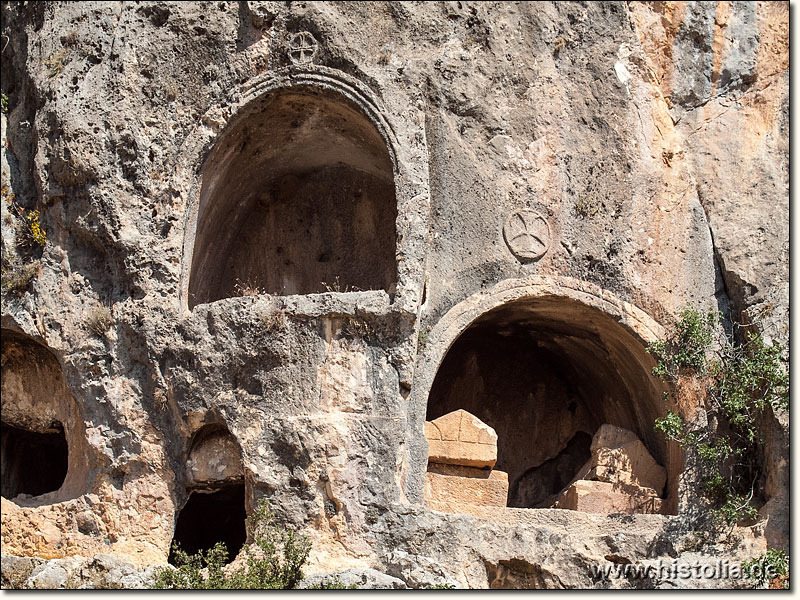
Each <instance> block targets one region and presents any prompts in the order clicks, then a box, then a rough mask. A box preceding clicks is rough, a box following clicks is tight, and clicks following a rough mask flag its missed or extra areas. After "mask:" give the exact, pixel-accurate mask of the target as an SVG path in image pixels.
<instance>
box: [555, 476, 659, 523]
mask: <svg viewBox="0 0 800 600" xmlns="http://www.w3.org/2000/svg"><path fill="white" fill-rule="evenodd" d="M662 503H663V501H662V500H661V498H659V497H658V494H657V493H656V491H655V490H654V489H652V488H646V487H639V486H634V485H628V484H621V483H617V484H614V483H609V482H606V481H586V480H579V481H576V482H575V483H573V484H572V485H570V486H569V487H568V488H567V489H566V490H564V492H562V493H561V495H560V496H559V498H558V500H556V502H555V504H553V508H564V509H568V510H579V511H582V512H588V513H604V514H614V513H622V514H628V515H630V514H660V513H661V508H662Z"/></svg>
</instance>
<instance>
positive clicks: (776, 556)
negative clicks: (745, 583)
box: [742, 548, 789, 590]
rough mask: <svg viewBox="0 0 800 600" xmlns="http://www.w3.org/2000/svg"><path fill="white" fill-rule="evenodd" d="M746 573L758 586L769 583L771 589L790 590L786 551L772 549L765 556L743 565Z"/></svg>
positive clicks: (762, 555)
mask: <svg viewBox="0 0 800 600" xmlns="http://www.w3.org/2000/svg"><path fill="white" fill-rule="evenodd" d="M742 568H743V569H744V573H745V575H746V576H747V577H749V578H750V579H754V580H755V583H756V585H757V586H759V587H760V586H763V585H764V584H766V583H767V582H769V584H770V585H769V587H770V589H779V590H788V589H789V556H788V555H787V554H786V552H785V551H784V550H775V549H772V548H770V549H769V550H767V551H766V552H764V553H763V554H761V555H759V556H757V557H755V558H752V559H750V560H748V561H745V562H744V563H743V564H742Z"/></svg>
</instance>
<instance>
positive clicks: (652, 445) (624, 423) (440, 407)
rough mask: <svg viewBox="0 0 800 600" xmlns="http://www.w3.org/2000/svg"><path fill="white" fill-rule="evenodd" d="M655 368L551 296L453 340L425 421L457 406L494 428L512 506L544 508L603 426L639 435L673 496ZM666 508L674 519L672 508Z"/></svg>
mask: <svg viewBox="0 0 800 600" xmlns="http://www.w3.org/2000/svg"><path fill="white" fill-rule="evenodd" d="M652 364H653V363H652V359H651V358H650V357H649V356H648V354H647V352H646V350H645V347H644V345H643V344H642V342H641V341H640V340H638V339H637V338H636V337H635V336H634V335H632V334H631V332H630V331H628V330H627V329H626V328H625V327H623V326H621V325H620V324H619V323H618V322H617V321H616V320H615V319H613V318H612V317H611V316H609V315H608V314H606V313H604V312H603V311H601V310H598V309H597V308H593V307H591V306H587V305H586V304H583V303H581V302H578V301H576V300H573V299H571V298H565V297H556V296H541V297H537V298H526V299H522V300H516V301H513V302H509V303H506V304H503V305H501V306H499V307H497V308H494V309H493V310H490V311H488V312H486V313H485V314H483V315H482V316H480V317H479V318H477V319H476V320H475V321H473V322H472V323H471V324H470V325H469V327H467V328H466V329H465V330H464V331H463V332H462V333H461V335H460V336H459V337H458V338H457V339H456V340H455V342H454V343H453V344H452V346H451V347H450V348H449V350H448V351H447V354H446V355H445V357H444V359H443V361H442V362H441V365H440V367H439V369H438V371H437V373H436V377H435V379H434V382H433V385H432V387H431V389H430V393H429V397H428V404H427V415H426V419H427V420H432V419H435V418H437V417H439V416H441V415H444V414H447V413H449V412H451V411H453V410H456V409H459V408H461V409H464V410H467V411H468V412H470V413H472V414H474V415H475V416H477V417H478V418H479V419H481V420H482V421H483V422H485V423H486V424H487V425H489V426H491V427H493V428H494V429H495V430H496V432H497V435H498V456H497V464H496V465H495V468H496V469H497V470H500V471H505V472H507V473H508V480H509V484H510V486H509V506H516V507H521V508H531V507H537V506H538V507H543V506H542V505H541V504H539V503H540V502H542V501H544V500H546V499H547V498H548V497H549V496H551V495H553V494H556V493H558V492H559V491H561V489H562V488H563V486H565V485H566V484H567V483H568V482H569V481H570V479H571V477H572V476H573V475H574V474H575V473H576V472H577V471H578V470H579V469H580V467H581V466H583V464H584V463H585V462H586V461H587V460H588V459H589V458H590V451H589V445H590V443H591V436H592V435H593V434H594V433H595V432H596V431H597V429H598V428H599V427H600V425H602V424H604V423H609V424H612V425H616V426H619V427H624V428H625V429H629V430H631V431H633V432H634V433H636V434H637V435H638V436H639V438H640V439H641V440H642V441H643V442H644V444H645V445H646V446H647V448H648V450H649V451H650V453H651V454H652V455H653V457H654V458H655V459H656V460H657V461H658V462H659V463H660V464H662V465H665V466H666V467H667V471H668V474H669V475H670V476H671V481H669V482H668V485H667V491H668V493H670V494H672V495H673V496H674V492H675V483H676V482H675V479H676V472H675V471H676V469H677V468H678V466H677V465H670V464H669V462H670V456H669V453H668V448H667V446H666V444H665V441H664V439H663V438H662V437H661V436H660V435H658V434H657V433H656V432H655V431H654V429H653V424H654V420H655V419H656V418H658V417H661V416H663V415H664V413H665V406H664V402H663V399H662V392H663V387H662V385H661V384H660V382H658V381H657V380H656V379H655V378H654V377H653V376H652V375H651V374H650V369H651V368H652ZM523 487H524V488H525V489H523ZM667 507H668V508H667V509H666V510H667V511H668V512H672V511H674V502H668V503H667Z"/></svg>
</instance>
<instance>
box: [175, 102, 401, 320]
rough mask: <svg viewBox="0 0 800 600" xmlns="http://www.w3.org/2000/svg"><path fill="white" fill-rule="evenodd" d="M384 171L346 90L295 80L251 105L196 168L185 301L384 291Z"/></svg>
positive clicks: (377, 138) (391, 263)
mask: <svg viewBox="0 0 800 600" xmlns="http://www.w3.org/2000/svg"><path fill="white" fill-rule="evenodd" d="M393 174H394V172H393V164H392V159H391V156H390V154H389V150H388V148H387V145H386V142H385V141H384V139H383V137H382V136H381V135H380V133H379V131H378V130H377V129H376V127H375V126H374V125H373V124H372V122H371V121H370V120H369V119H368V118H367V117H366V116H365V115H364V114H363V112H362V111H361V110H360V109H359V108H358V107H357V106H356V105H355V104H353V103H351V102H350V101H349V100H347V99H346V98H345V97H344V96H342V95H339V94H338V93H334V92H329V91H326V90H323V89H317V88H313V87H310V86H296V87H291V88H284V89H280V90H276V91H272V92H269V93H267V94H265V95H263V96H261V97H260V98H258V99H256V100H253V101H252V102H251V103H250V104H248V105H247V106H246V107H245V108H244V109H242V110H241V111H240V112H239V114H238V115H237V116H236V117H235V118H234V119H233V120H232V121H231V123H230V124H229V125H228V127H227V128H226V129H225V131H224V132H223V133H222V135H221V136H220V138H219V139H218V141H217V143H216V144H215V147H214V150H213V151H212V152H211V154H210V156H209V157H208V159H207V160H206V161H205V163H204V166H203V170H202V186H201V190H200V201H199V208H198V216H197V227H196V232H195V238H194V244H193V251H192V264H191V271H190V276H189V288H188V304H189V307H190V308H191V307H193V306H195V305H197V304H201V303H205V302H211V301H214V300H218V299H221V298H226V297H230V296H237V295H240V294H241V291H240V290H241V287H242V286H247V287H250V288H251V289H258V290H260V291H262V292H266V293H270V294H278V295H286V294H308V293H315V292H325V291H354V290H385V291H387V292H389V293H392V292H394V291H395V287H396V280H397V264H396V259H395V253H396V224H395V221H396V219H397V202H396V198H395V186H394V177H393ZM237 286H238V287H239V289H237Z"/></svg>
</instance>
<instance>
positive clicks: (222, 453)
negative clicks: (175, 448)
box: [169, 424, 247, 562]
mask: <svg viewBox="0 0 800 600" xmlns="http://www.w3.org/2000/svg"><path fill="white" fill-rule="evenodd" d="M187 478H188V482H187V493H188V498H187V500H186V504H185V505H184V506H183V508H182V509H181V510H180V512H179V513H178V518H177V520H176V523H175V535H174V537H173V542H178V544H179V545H180V547H181V549H182V550H184V551H186V552H188V553H189V554H193V553H195V552H197V551H198V550H208V549H210V548H211V547H213V546H214V545H215V544H216V543H217V542H223V543H224V544H225V546H226V547H227V549H228V562H231V561H232V560H233V559H234V558H236V555H237V554H238V553H239V550H241V548H242V546H243V545H244V543H245V541H246V539H247V529H246V526H245V520H246V518H247V514H246V510H245V484H244V477H243V471H242V459H241V451H240V449H239V446H238V444H237V443H236V440H234V438H233V436H231V434H230V432H229V431H228V430H227V429H225V427H224V426H222V425H218V424H213V425H206V426H205V427H203V428H201V429H200V430H199V431H198V432H197V433H196V434H195V435H194V439H193V440H192V445H191V451H190V452H189V459H188V462H187ZM170 549H171V551H170V556H169V561H170V562H174V560H175V553H174V550H173V549H172V547H171V548H170Z"/></svg>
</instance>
